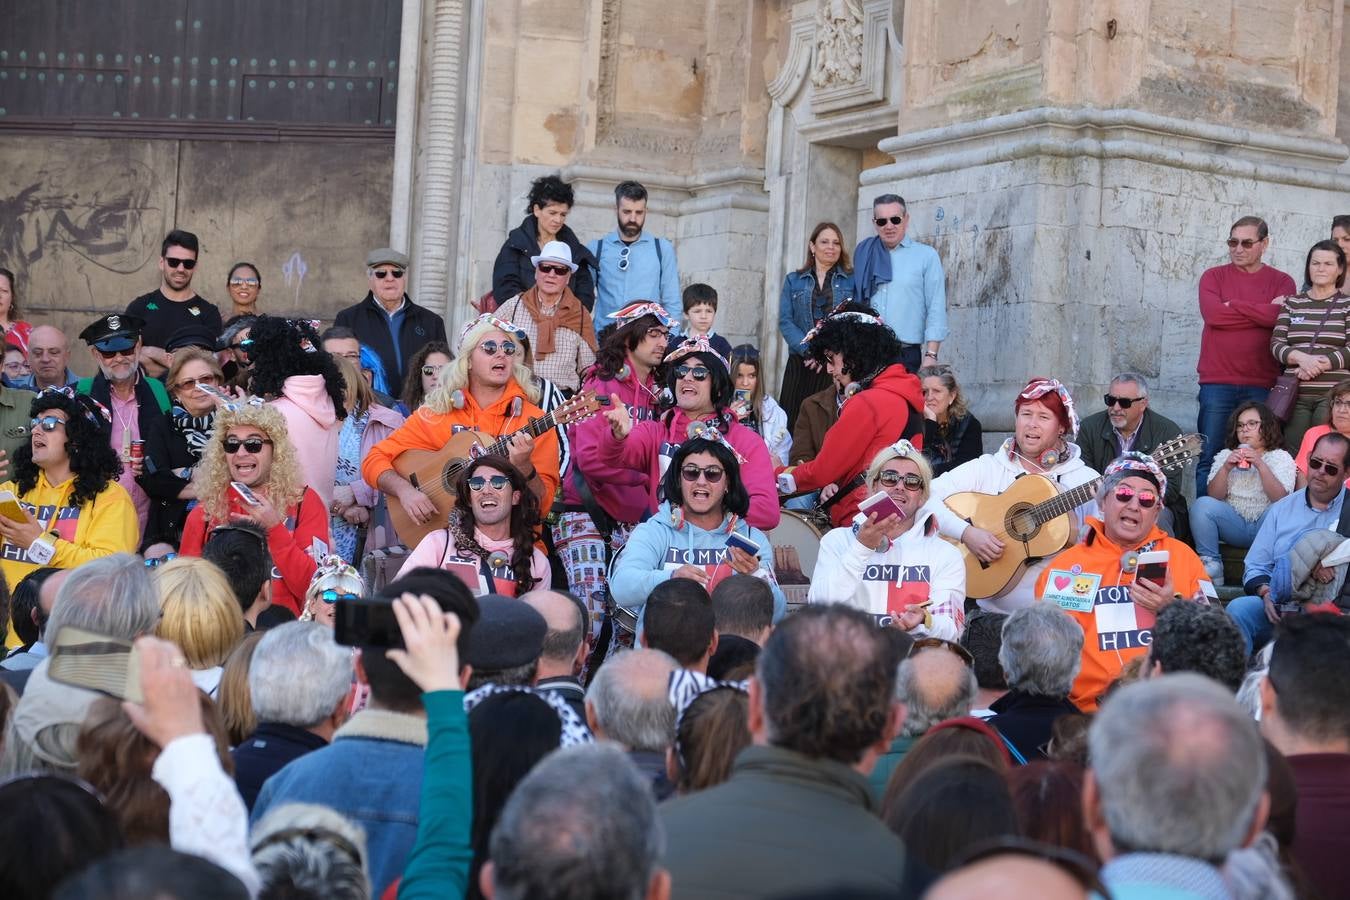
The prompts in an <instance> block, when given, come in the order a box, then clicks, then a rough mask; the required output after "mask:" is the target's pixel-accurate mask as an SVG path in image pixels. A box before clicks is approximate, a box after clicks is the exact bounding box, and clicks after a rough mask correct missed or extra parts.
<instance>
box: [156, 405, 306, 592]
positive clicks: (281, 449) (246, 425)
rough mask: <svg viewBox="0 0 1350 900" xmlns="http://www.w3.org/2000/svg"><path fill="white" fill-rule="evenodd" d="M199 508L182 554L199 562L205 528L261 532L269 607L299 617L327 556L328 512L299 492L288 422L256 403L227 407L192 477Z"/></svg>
mask: <svg viewBox="0 0 1350 900" xmlns="http://www.w3.org/2000/svg"><path fill="white" fill-rule="evenodd" d="M193 485H194V486H195V487H196V489H197V496H198V497H199V498H200V502H199V503H198V504H197V505H196V506H195V507H193V509H192V512H190V513H188V518H187V524H186V525H185V526H184V527H183V542H182V544H181V545H180V546H179V548H178V552H179V554H181V555H183V556H200V555H201V552H202V544H204V543H205V542H206V537H207V535H208V534H209V533H210V532H211V529H212V528H214V527H216V526H218V525H231V524H234V523H236V522H243V521H248V520H252V521H254V522H256V523H258V524H259V525H261V526H262V527H263V528H264V529H266V532H267V549H268V551H269V552H270V553H271V554H272V560H273V569H272V602H273V603H274V604H277V605H279V606H284V607H286V608H287V609H289V610H290V611H291V612H293V613H295V614H296V615H297V616H298V615H299V614H300V613H301V611H302V610H303V608H304V607H303V602H304V597H305V591H306V590H307V589H308V588H309V583H310V580H311V579H312V578H313V577H314V570H315V569H316V568H317V567H318V563H317V560H320V559H323V558H324V557H325V556H327V555H328V552H329V547H330V546H331V544H332V540H331V538H330V537H329V533H328V509H327V507H325V506H324V502H323V500H322V499H321V498H320V497H319V495H318V494H317V493H315V492H314V489H313V488H310V487H306V486H305V480H304V478H303V477H302V476H301V474H300V464H299V462H298V461H297V459H296V454H295V447H294V446H293V445H292V444H291V440H290V438H289V437H288V436H287V431H286V420H285V419H283V418H282V416H281V413H280V412H278V411H277V409H276V408H275V407H274V406H272V405H270V404H267V403H265V402H264V401H262V400H261V399H260V398H258V397H250V398H248V399H247V400H244V401H238V402H232V403H228V404H226V405H225V406H224V407H223V408H222V409H221V410H220V411H219V412H218V413H216V427H215V431H213V432H212V433H211V439H210V440H209V441H207V443H206V447H205V449H204V450H203V451H202V461H201V463H199V464H198V466H197V471H196V473H195V474H194V475H193Z"/></svg>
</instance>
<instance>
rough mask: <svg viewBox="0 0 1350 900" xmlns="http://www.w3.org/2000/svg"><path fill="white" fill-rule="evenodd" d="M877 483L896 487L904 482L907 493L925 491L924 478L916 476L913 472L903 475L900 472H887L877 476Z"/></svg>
mask: <svg viewBox="0 0 1350 900" xmlns="http://www.w3.org/2000/svg"><path fill="white" fill-rule="evenodd" d="M877 481H880V482H881V483H882V484H884V485H886V487H895V486H896V485H897V484H900V483H901V482H903V483H904V485H905V490H907V491H921V490H923V476H922V475H915V474H914V473H913V472H906V473H905V474H903V475H901V474H900V473H899V472H894V471H891V470H887V471H885V472H882V473H881V474H879V475H878V476H877Z"/></svg>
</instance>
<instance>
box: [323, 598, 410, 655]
mask: <svg viewBox="0 0 1350 900" xmlns="http://www.w3.org/2000/svg"><path fill="white" fill-rule="evenodd" d="M334 606H335V607H336V608H335V609H334V611H333V612H334V614H335V620H334V628H333V637H334V640H336V641H337V642H338V643H339V644H341V645H342V646H344V647H402V646H403V632H402V630H401V629H400V628H399V627H398V619H396V618H394V603H393V601H392V600H381V599H379V598H376V597H361V598H359V599H357V600H339V601H338V602H337V603H336V604H334Z"/></svg>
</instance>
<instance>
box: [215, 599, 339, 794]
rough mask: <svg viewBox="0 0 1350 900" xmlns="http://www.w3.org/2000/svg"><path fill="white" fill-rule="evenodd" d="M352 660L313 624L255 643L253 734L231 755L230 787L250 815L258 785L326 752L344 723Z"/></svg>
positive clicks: (277, 631)
mask: <svg viewBox="0 0 1350 900" xmlns="http://www.w3.org/2000/svg"><path fill="white" fill-rule="evenodd" d="M351 685H352V654H351V651H350V650H349V649H348V648H346V647H339V646H338V645H337V644H336V643H334V642H333V629H331V628H329V627H327V626H325V625H320V624H319V623H318V622H289V623H287V624H285V625H281V626H279V627H277V628H273V629H272V630H271V631H269V632H268V633H267V634H266V635H264V636H263V639H262V640H261V641H259V642H258V646H257V649H255V650H254V651H253V662H252V663H250V665H249V668H248V690H249V695H250V696H251V697H252V699H253V711H254V713H256V714H257V717H258V730H257V731H255V732H253V736H252V737H250V738H249V739H248V740H246V741H244V742H243V743H242V744H240V745H239V746H238V747H235V748H234V750H233V751H232V755H233V756H234V781H235V784H237V785H238V786H239V794H240V796H242V797H243V798H244V805H246V806H247V807H248V808H249V809H250V810H251V809H253V804H254V803H255V802H256V801H257V799H258V792H259V791H261V790H262V786H263V782H265V781H266V780H267V779H268V778H271V777H272V776H273V775H274V774H276V773H277V772H279V771H281V769H282V768H283V767H284V766H285V765H286V764H287V763H289V762H290V761H291V760H294V759H299V758H300V757H302V756H304V755H305V754H306V753H309V752H310V751H311V750H317V749H319V748H320V747H326V746H328V742H329V741H331V740H332V739H333V733H334V732H336V731H337V730H338V727H339V726H341V725H342V723H343V722H344V721H345V720H346V718H347V708H348V706H349V705H350V703H349V700H350V696H349V695H350V693H351Z"/></svg>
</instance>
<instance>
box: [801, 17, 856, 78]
mask: <svg viewBox="0 0 1350 900" xmlns="http://www.w3.org/2000/svg"><path fill="white" fill-rule="evenodd" d="M862 74H863V5H862V0H819V5H818V6H817V7H816V52H815V62H814V65H813V66H812V69H811V83H812V84H813V85H815V86H816V88H817V90H819V89H822V88H831V87H839V86H842V85H851V84H857V83H858V81H859V80H860V79H861V78H862Z"/></svg>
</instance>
